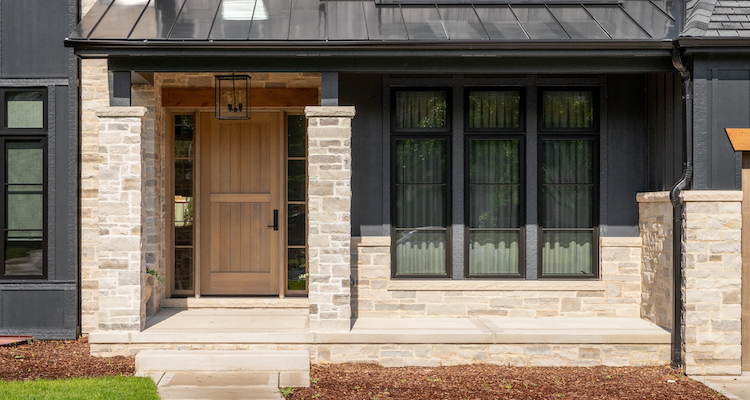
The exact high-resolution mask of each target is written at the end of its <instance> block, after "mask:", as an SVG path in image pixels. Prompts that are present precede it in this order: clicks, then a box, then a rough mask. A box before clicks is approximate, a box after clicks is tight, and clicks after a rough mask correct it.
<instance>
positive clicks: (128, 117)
mask: <svg viewBox="0 0 750 400" xmlns="http://www.w3.org/2000/svg"><path fill="white" fill-rule="evenodd" d="M145 114H146V108H145V107H105V108H101V109H99V110H97V112H96V115H97V116H98V117H99V159H100V163H99V191H98V198H99V202H98V208H99V247H98V259H99V329H100V330H104V331H140V330H142V329H143V327H144V325H145V321H146V304H145V302H144V301H143V297H144V284H145V240H144V239H145V238H144V229H143V227H144V220H143V219H144V213H143V209H144V205H143V195H142V194H143V193H144V191H145V179H143V172H144V157H143V152H144V149H143V146H142V143H143V142H144V139H145V138H144V130H143V129H142V126H143V117H144V115H145Z"/></svg>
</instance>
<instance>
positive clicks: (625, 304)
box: [351, 237, 641, 318]
mask: <svg viewBox="0 0 750 400" xmlns="http://www.w3.org/2000/svg"><path fill="white" fill-rule="evenodd" d="M600 244H601V248H600V250H601V252H600V253H601V257H602V259H601V278H602V279H601V280H600V281H571V280H566V281H543V280H540V281H524V280H501V281H500V280H499V281H493V280H464V281H453V280H393V279H391V278H390V276H391V256H390V249H391V247H390V238H389V237H361V238H353V240H352V250H351V251H352V278H353V280H354V282H355V285H354V287H353V290H352V308H353V310H352V313H353V315H354V316H355V317H393V316H398V317H454V316H455V317H471V316H502V317H511V318H539V317H626V318H638V317H639V316H640V298H641V273H640V262H641V240H640V238H637V237H635V238H601V242H600Z"/></svg>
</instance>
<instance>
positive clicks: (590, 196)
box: [538, 89, 599, 277]
mask: <svg viewBox="0 0 750 400" xmlns="http://www.w3.org/2000/svg"><path fill="white" fill-rule="evenodd" d="M540 98H541V99H543V101H542V102H541V110H540V115H541V120H542V124H541V126H540V131H545V130H547V131H553V132H556V133H555V134H547V135H540V137H539V141H538V143H539V149H538V157H539V210H540V211H539V214H540V224H541V226H540V228H541V229H540V238H539V241H540V243H539V247H540V248H541V251H540V252H539V253H540V258H541V262H540V267H541V268H540V271H541V274H540V275H541V276H542V277H550V276H558V277H562V276H595V275H597V273H598V271H596V268H597V265H598V263H597V262H596V256H597V254H598V253H597V247H598V243H597V239H598V237H597V231H598V218H597V216H598V191H599V184H598V170H599V166H598V162H597V160H598V136H596V135H594V134H583V133H584V132H593V131H595V130H596V129H598V124H597V121H598V115H597V114H598V112H597V110H596V106H595V105H596V101H597V100H596V99H597V92H596V91H594V90H575V89H572V90H557V89H555V90H542V91H541V96H540Z"/></svg>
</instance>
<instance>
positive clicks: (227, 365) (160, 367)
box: [135, 350, 310, 375]
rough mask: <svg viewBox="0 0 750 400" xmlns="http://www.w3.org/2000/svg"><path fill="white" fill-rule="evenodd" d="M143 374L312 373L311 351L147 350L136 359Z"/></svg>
mask: <svg viewBox="0 0 750 400" xmlns="http://www.w3.org/2000/svg"><path fill="white" fill-rule="evenodd" d="M135 369H136V371H137V372H138V373H140V374H142V375H148V374H150V373H152V372H156V371H174V372H176V371H212V372H232V371H276V372H285V371H291V372H307V373H308V374H309V371H310V353H309V352H308V351H307V350H144V351H141V352H139V353H138V354H137V355H136V356H135Z"/></svg>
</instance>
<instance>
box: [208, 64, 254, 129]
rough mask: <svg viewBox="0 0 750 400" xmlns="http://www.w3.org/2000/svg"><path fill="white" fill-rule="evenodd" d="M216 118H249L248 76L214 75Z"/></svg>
mask: <svg viewBox="0 0 750 400" xmlns="http://www.w3.org/2000/svg"><path fill="white" fill-rule="evenodd" d="M215 78H216V118H217V119H250V79H251V78H250V76H249V75H235V74H234V73H233V74H232V75H216V76H215Z"/></svg>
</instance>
